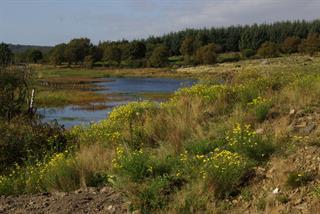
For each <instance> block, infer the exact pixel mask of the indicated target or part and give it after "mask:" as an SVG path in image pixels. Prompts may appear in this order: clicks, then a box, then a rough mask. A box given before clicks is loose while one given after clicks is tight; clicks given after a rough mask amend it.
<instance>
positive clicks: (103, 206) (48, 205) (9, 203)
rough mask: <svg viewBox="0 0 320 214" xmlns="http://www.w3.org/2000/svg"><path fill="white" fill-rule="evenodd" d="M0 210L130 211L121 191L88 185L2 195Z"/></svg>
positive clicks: (16, 212) (23, 213) (18, 212)
mask: <svg viewBox="0 0 320 214" xmlns="http://www.w3.org/2000/svg"><path fill="white" fill-rule="evenodd" d="M0 213H10V214H11V213H14V214H27V213H28V214H29V213H32V214H33V213H36V214H40V213H55V214H60V213H61V214H68V213H70V214H71V213H79V214H81V213H127V210H126V208H125V206H124V202H123V200H122V197H121V195H120V194H119V193H116V192H114V191H113V190H112V189H111V188H108V187H104V188H102V189H97V188H88V189H83V190H77V191H75V192H71V193H61V192H59V193H41V194H35V195H20V196H10V197H3V196H2V197H0Z"/></svg>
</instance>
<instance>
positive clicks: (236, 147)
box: [226, 124, 274, 162]
mask: <svg viewBox="0 0 320 214" xmlns="http://www.w3.org/2000/svg"><path fill="white" fill-rule="evenodd" d="M226 141H227V143H228V146H229V148H230V149H231V150H232V151H235V152H238V153H240V154H243V155H245V156H247V157H248V158H250V159H252V160H254V161H258V162H259V161H264V160H266V159H267V158H268V157H269V156H270V155H271V154H272V153H273V151H274V147H273V145H272V144H271V143H270V142H268V141H265V140H262V139H261V137H260V136H258V135H257V134H256V133H255V132H254V131H252V130H251V126H250V125H245V126H242V125H240V124H236V125H235V127H234V128H233V130H232V131H231V132H229V133H228V134H227V136H226Z"/></svg>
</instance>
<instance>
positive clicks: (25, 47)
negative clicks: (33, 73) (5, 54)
mask: <svg viewBox="0 0 320 214" xmlns="http://www.w3.org/2000/svg"><path fill="white" fill-rule="evenodd" d="M9 48H10V49H11V51H12V52H13V53H22V52H24V51H26V50H28V49H38V50H40V51H42V52H44V53H46V52H48V51H49V50H50V49H51V48H52V47H51V46H39V45H19V44H18V45H14V44H9Z"/></svg>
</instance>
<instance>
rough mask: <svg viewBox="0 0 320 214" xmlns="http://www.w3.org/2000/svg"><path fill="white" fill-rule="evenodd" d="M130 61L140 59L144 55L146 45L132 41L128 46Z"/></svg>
mask: <svg viewBox="0 0 320 214" xmlns="http://www.w3.org/2000/svg"><path fill="white" fill-rule="evenodd" d="M129 55H130V56H129V57H130V59H141V58H144V57H145V55H146V45H145V44H144V43H143V42H137V41H134V42H132V43H131V44H130V46H129Z"/></svg>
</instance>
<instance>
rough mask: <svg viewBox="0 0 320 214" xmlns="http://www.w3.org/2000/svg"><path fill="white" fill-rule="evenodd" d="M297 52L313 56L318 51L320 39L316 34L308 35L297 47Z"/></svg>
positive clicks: (319, 49)
mask: <svg viewBox="0 0 320 214" xmlns="http://www.w3.org/2000/svg"><path fill="white" fill-rule="evenodd" d="M299 51H300V52H303V53H307V54H309V55H311V56H312V55H314V54H315V53H316V52H317V51H320V37H319V34H318V33H310V34H309V35H308V37H307V38H306V39H304V40H303V41H302V43H301V45H300V46H299Z"/></svg>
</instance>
